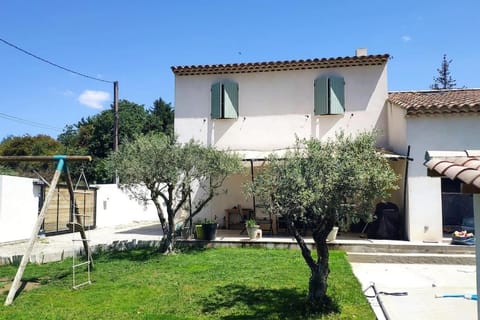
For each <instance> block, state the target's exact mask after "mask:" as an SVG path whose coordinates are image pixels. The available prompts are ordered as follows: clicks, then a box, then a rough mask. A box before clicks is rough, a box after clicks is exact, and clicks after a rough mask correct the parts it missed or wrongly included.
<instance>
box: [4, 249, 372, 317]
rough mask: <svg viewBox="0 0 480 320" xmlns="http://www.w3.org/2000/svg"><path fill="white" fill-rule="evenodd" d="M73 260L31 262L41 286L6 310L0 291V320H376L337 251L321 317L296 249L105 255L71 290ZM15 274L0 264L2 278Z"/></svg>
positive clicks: (31, 276) (30, 272)
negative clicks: (328, 304)
mask: <svg viewBox="0 0 480 320" xmlns="http://www.w3.org/2000/svg"><path fill="white" fill-rule="evenodd" d="M71 263H72V262H71V260H66V261H63V262H58V263H49V264H44V265H33V264H29V265H28V267H27V269H26V271H25V274H24V277H23V279H24V280H29V281H36V282H40V284H41V285H40V286H39V287H36V288H34V289H32V290H30V291H28V292H25V291H24V292H21V293H20V295H19V296H18V297H17V299H16V300H15V301H14V303H13V304H12V305H11V306H8V307H5V306H3V302H4V301H5V298H6V294H7V293H6V292H4V293H3V294H2V295H0V300H2V301H1V305H0V319H32V318H36V319H93V318H95V319H375V316H374V314H373V312H372V311H371V309H370V306H369V305H368V302H367V301H366V299H365V297H364V296H363V293H362V290H361V287H360V284H359V283H358V281H357V279H356V278H355V277H354V275H353V273H352V270H351V267H350V265H349V263H348V261H347V259H346V255H345V253H343V252H340V251H331V253H330V269H331V273H330V277H329V288H328V295H329V296H330V297H331V298H332V306H333V307H332V309H333V310H332V311H330V312H329V313H326V314H323V315H319V314H312V313H311V312H310V311H309V310H308V309H307V308H306V305H305V298H306V295H307V290H308V277H309V271H308V268H307V266H306V264H305V263H304V261H303V258H302V257H301V254H300V252H299V251H297V250H272V249H251V248H225V249H208V250H200V251H190V252H187V253H182V254H178V255H171V256H163V255H160V254H158V253H157V252H155V251H154V250H153V249H142V250H131V251H122V252H110V253H103V254H101V255H100V256H98V257H96V259H95V271H94V272H92V279H93V281H94V283H93V284H92V285H90V286H86V287H83V288H81V289H80V290H72V289H71V286H72V283H71V282H72V276H71ZM15 272H16V268H15V267H13V266H4V267H0V278H1V279H2V280H3V279H6V278H10V279H12V278H13V277H14V275H15ZM3 282H4V281H3Z"/></svg>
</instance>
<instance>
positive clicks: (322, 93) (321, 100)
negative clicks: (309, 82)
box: [313, 76, 328, 115]
mask: <svg viewBox="0 0 480 320" xmlns="http://www.w3.org/2000/svg"><path fill="white" fill-rule="evenodd" d="M313 100H314V108H313V111H314V114H315V115H321V114H328V78H327V77H325V76H322V77H320V78H317V79H315V81H314V95H313Z"/></svg>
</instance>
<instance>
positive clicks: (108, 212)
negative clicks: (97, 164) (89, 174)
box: [0, 175, 159, 243]
mask: <svg viewBox="0 0 480 320" xmlns="http://www.w3.org/2000/svg"><path fill="white" fill-rule="evenodd" d="M35 181H36V180H35V179H30V178H21V177H12V176H2V175H0V243H2V242H12V241H18V240H25V239H29V238H30V236H31V233H32V230H33V227H34V225H35V222H36V219H37V216H38V213H39V199H40V187H39V186H36V185H35V184H34V182H35ZM96 187H98V190H97V228H101V227H107V226H115V225H125V224H129V223H132V222H137V221H151V222H157V221H159V220H158V216H157V211H156V209H155V206H154V205H153V203H151V202H149V203H147V204H146V205H145V204H144V203H142V202H139V201H137V200H135V199H134V198H133V197H132V196H131V195H129V194H128V193H127V192H124V191H122V190H121V189H119V188H118V187H117V186H116V185H115V184H109V185H97V186H96Z"/></svg>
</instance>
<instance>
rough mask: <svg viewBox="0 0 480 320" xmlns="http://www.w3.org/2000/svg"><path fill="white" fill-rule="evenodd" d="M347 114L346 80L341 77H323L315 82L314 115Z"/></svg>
mask: <svg viewBox="0 0 480 320" xmlns="http://www.w3.org/2000/svg"><path fill="white" fill-rule="evenodd" d="M344 112H345V80H344V79H343V77H340V76H333V75H330V76H321V77H319V78H317V79H315V81H314V114H315V115H325V114H343V113H344Z"/></svg>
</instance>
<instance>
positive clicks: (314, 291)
mask: <svg viewBox="0 0 480 320" xmlns="http://www.w3.org/2000/svg"><path fill="white" fill-rule="evenodd" d="M325 239H326V238H325ZM325 239H323V241H321V240H320V241H317V240H315V243H316V247H317V255H318V260H317V263H316V266H315V267H314V268H310V280H309V283H308V301H309V302H310V303H312V304H314V305H318V306H320V305H323V304H324V303H325V302H326V297H327V279H328V274H329V273H330V269H329V267H328V258H329V255H328V246H327V242H326V240H325Z"/></svg>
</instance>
